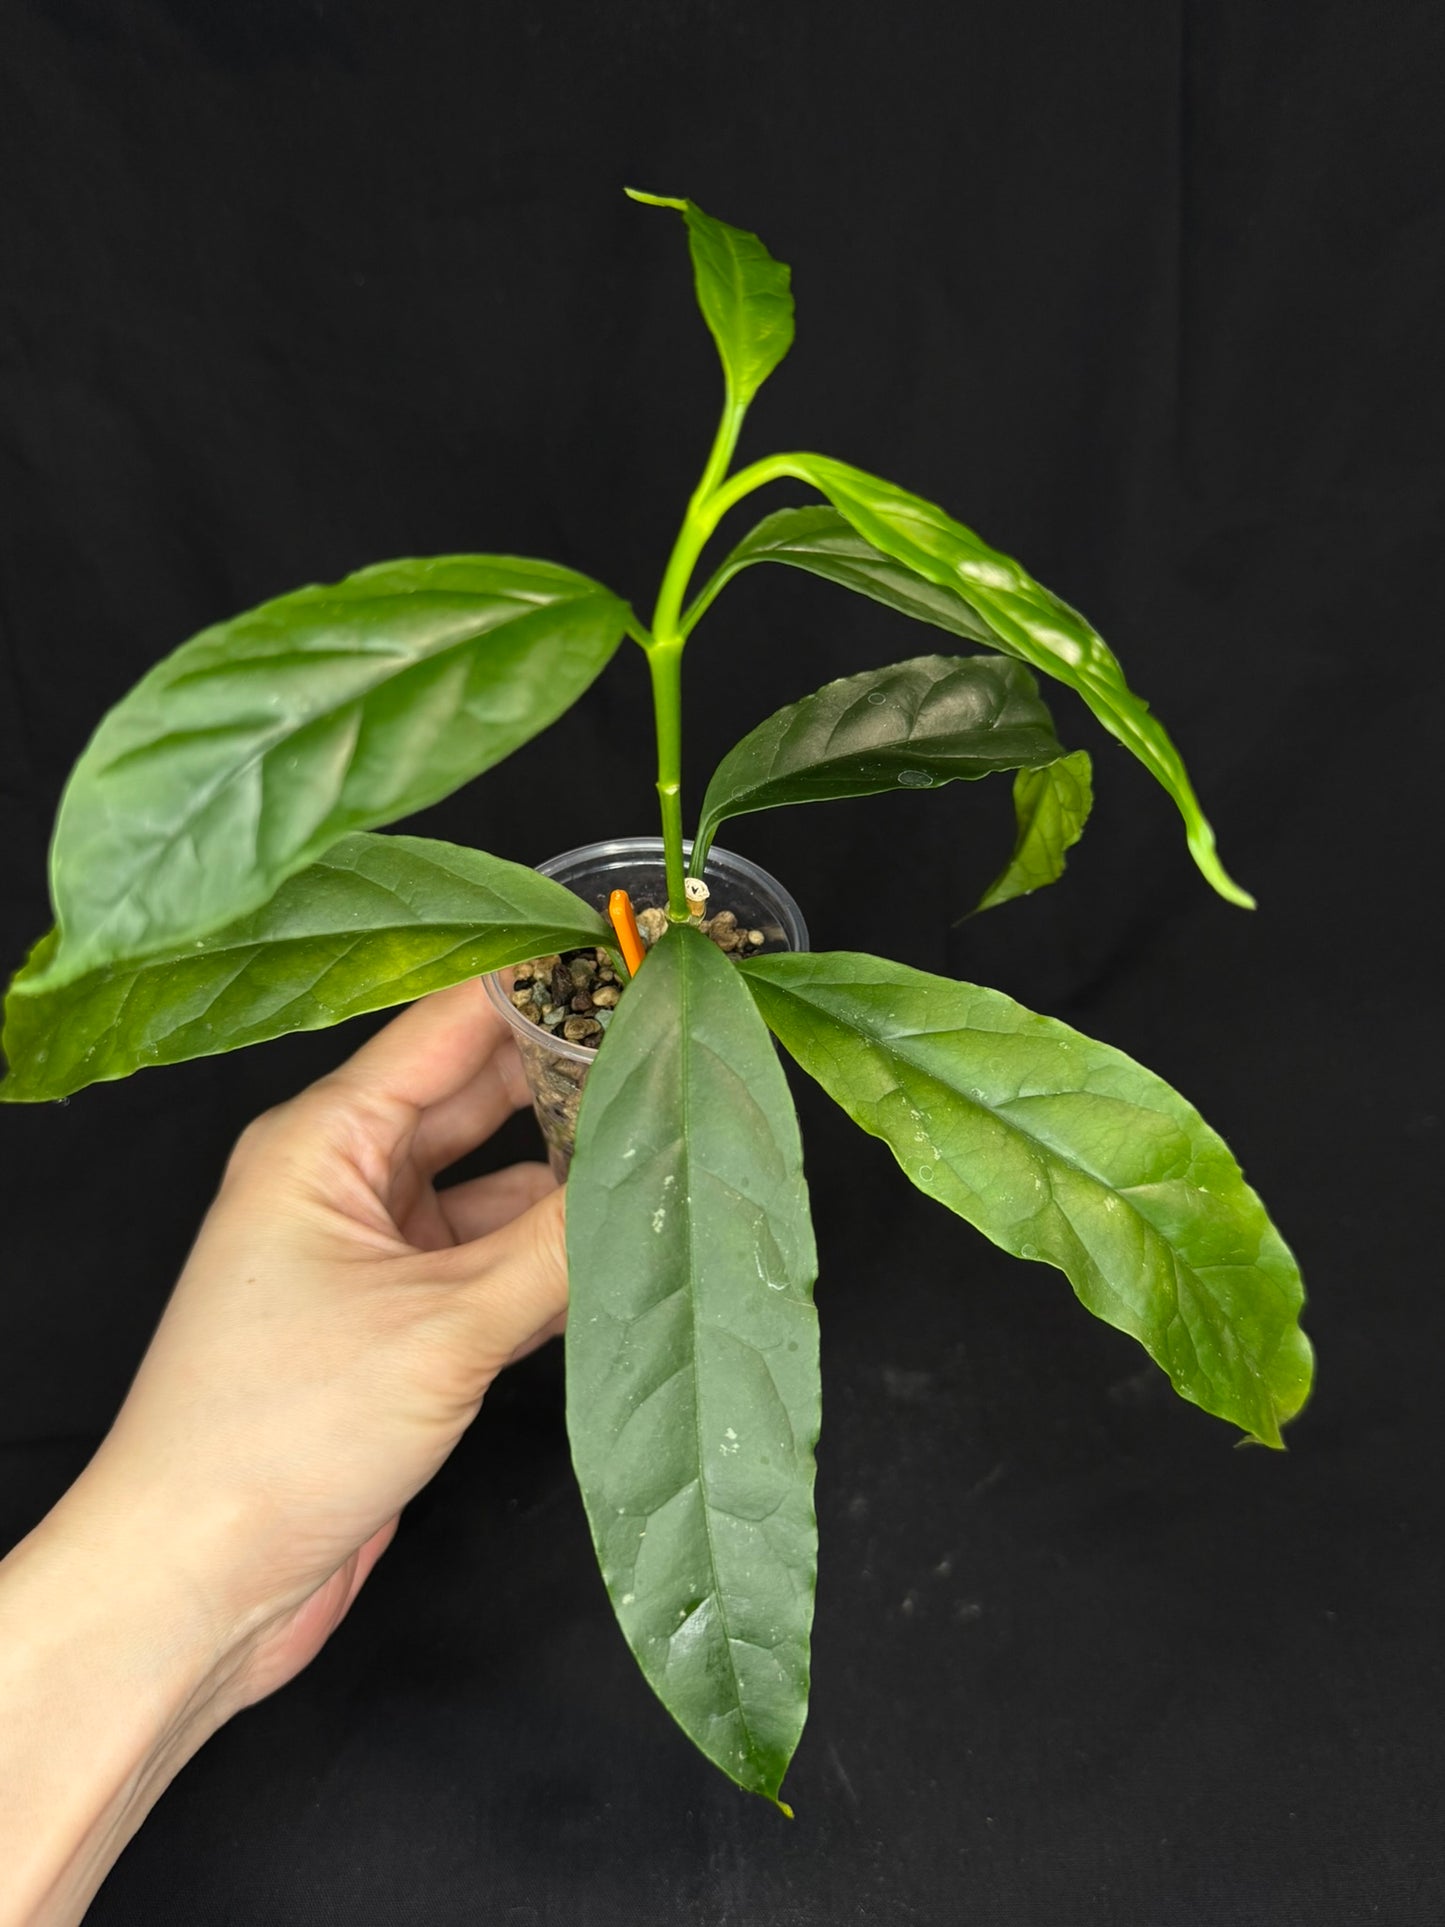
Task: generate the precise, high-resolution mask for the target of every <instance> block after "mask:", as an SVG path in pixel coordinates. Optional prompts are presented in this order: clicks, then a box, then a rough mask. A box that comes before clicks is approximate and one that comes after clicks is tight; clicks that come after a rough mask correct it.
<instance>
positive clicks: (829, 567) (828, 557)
mask: <svg viewBox="0 0 1445 1927" xmlns="http://www.w3.org/2000/svg"><path fill="white" fill-rule="evenodd" d="M755 562H782V563H785V564H786V565H787V566H788V567H789V568H794V569H805V570H807V572H808V573H809V574H810V575H819V576H822V577H823V578H824V579H825V580H826V581H828V582H836V583H837V584H838V585H839V586H840V587H841V588H844V589H852V590H853V591H854V592H855V593H856V594H858V595H865V596H869V597H870V598H871V599H872V600H873V601H874V602H881V603H882V604H883V605H884V607H885V608H888V609H896V610H897V612H898V613H899V615H903V616H910V617H912V619H913V620H914V621H915V622H928V623H932V624H933V626H934V627H935V628H937V629H947V630H948V632H949V633H950V634H951V635H955V636H964V637H966V638H967V639H968V641H970V642H983V643H988V644H989V645H990V646H992V644H993V641H994V634H993V631H992V630H991V629H990V628H989V626H988V624H987V623H986V622H984V621H983V620H982V618H981V617H980V616H977V615H975V613H974V611H973V610H972V609H971V608H970V607H969V606H968V604H967V603H966V602H965V601H964V600H963V599H962V597H961V596H959V595H956V594H955V593H954V591H953V590H952V589H941V588H940V587H939V586H938V584H937V583H936V582H929V581H928V580H926V579H925V578H924V577H923V576H921V575H918V574H916V573H915V572H914V570H912V569H910V568H907V567H905V565H904V564H903V563H901V562H896V561H895V560H894V559H893V557H892V556H891V555H885V553H884V552H883V550H882V549H876V548H874V546H873V544H872V543H871V542H870V541H868V540H867V539H866V537H864V536H862V535H860V534H859V533H858V531H857V529H855V528H854V527H853V524H852V523H851V522H850V521H849V520H848V519H847V517H846V516H843V515H840V514H839V513H838V511H837V509H835V508H831V507H829V506H828V504H827V503H826V502H812V503H809V504H808V506H807V507H806V508H791V509H778V510H777V511H776V512H775V513H774V514H772V515H765V516H764V517H763V519H762V521H761V522H759V523H758V525H757V527H756V528H755V529H751V530H750V531H749V532H748V534H746V535H745V536H744V537H743V539H742V541H741V542H739V543H738V545H737V547H736V548H735V549H734V550H733V551H732V553H731V554H730V555H729V556H727V557H726V559H725V560H724V561H723V562H722V564H721V565H720V567H719V568H718V571H717V573H716V575H715V576H714V577H713V578H712V581H711V582H710V583H709V584H708V587H707V591H706V594H707V599H708V601H709V602H710V601H711V600H712V599H713V597H714V596H716V595H717V593H718V591H719V590H720V589H721V588H723V586H724V585H725V584H726V583H727V582H729V581H731V579H732V578H733V576H735V575H737V574H739V573H740V571H742V570H743V569H746V568H749V567H751V565H752V564H753V563H755ZM698 613H701V611H700V610H699V611H698ZM694 620H695V617H694V616H693V615H692V613H691V612H689V617H688V623H687V626H688V627H689V628H691V626H692V623H693V621H694Z"/></svg>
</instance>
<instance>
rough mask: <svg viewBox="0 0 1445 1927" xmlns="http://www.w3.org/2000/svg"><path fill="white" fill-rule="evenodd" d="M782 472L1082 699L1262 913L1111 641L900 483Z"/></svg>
mask: <svg viewBox="0 0 1445 1927" xmlns="http://www.w3.org/2000/svg"><path fill="white" fill-rule="evenodd" d="M773 466H774V468H775V469H776V470H777V472H779V473H786V474H790V475H794V476H796V477H797V478H798V479H799V480H800V481H805V482H810V483H812V485H813V486H814V487H815V488H817V489H819V490H821V492H822V493H823V494H824V495H826V496H827V498H828V500H829V501H830V502H831V503H832V504H833V506H834V507H835V508H836V509H838V510H839V511H840V513H842V514H843V515H845V516H846V517H847V519H848V520H849V521H850V522H851V523H852V525H853V527H854V528H855V529H857V530H858V532H859V534H860V535H862V536H864V537H865V538H866V540H868V541H869V542H871V543H872V544H873V546H874V547H875V548H879V549H882V550H883V551H884V552H885V553H886V554H888V555H891V556H892V557H893V558H894V559H895V560H896V561H898V562H902V563H903V564H905V565H906V566H907V567H908V568H909V569H911V570H912V571H913V573H914V574H915V575H918V576H921V577H922V578H923V579H924V580H925V581H927V582H932V583H935V584H936V585H937V586H938V587H939V588H942V589H945V590H948V591H950V592H952V593H953V594H955V595H957V596H958V597H959V598H960V599H961V600H962V601H963V602H965V603H966V604H967V605H968V607H969V608H970V609H971V610H972V611H973V612H974V614H975V615H977V616H978V617H980V618H981V619H982V620H983V622H984V623H986V624H987V626H988V630H989V633H990V639H991V640H992V642H993V643H994V645H995V646H996V647H997V648H999V649H1003V650H1005V651H1006V652H1007V653H1008V654H1009V655H1011V656H1017V657H1019V658H1020V660H1021V661H1023V662H1026V663H1028V664H1030V666H1031V667H1033V668H1034V669H1038V670H1041V671H1042V672H1043V674H1045V675H1047V676H1055V677H1057V678H1058V680H1059V681H1060V682H1062V683H1066V684H1067V685H1068V686H1069V688H1071V689H1074V690H1077V692H1078V693H1079V695H1081V696H1082V697H1083V699H1084V701H1085V702H1086V703H1087V704H1088V705H1089V707H1090V709H1092V710H1093V712H1094V714H1095V715H1096V716H1097V717H1098V719H1099V721H1100V722H1101V723H1102V724H1103V725H1104V727H1105V729H1107V730H1108V731H1109V732H1110V733H1111V735H1114V736H1116V737H1117V738H1118V739H1119V741H1120V742H1121V743H1123V744H1124V746H1125V748H1126V749H1129V750H1131V751H1132V752H1133V753H1134V755H1135V756H1137V757H1138V759H1139V761H1140V762H1141V763H1142V764H1143V765H1144V767H1145V768H1146V769H1147V770H1148V771H1149V772H1150V774H1151V775H1153V776H1154V777H1155V778H1156V780H1157V781H1158V782H1159V783H1160V784H1161V785H1162V786H1163V788H1164V789H1165V790H1166V791H1167V792H1168V794H1169V795H1170V796H1172V797H1173V799H1174V801H1175V803H1176V804H1177V806H1178V809H1179V813H1180V815H1181V816H1182V817H1183V819H1184V827H1185V834H1186V836H1187V838H1188V841H1189V848H1190V851H1191V853H1192V854H1193V857H1194V861H1195V862H1196V863H1197V864H1198V866H1199V869H1200V871H1201V872H1202V874H1203V875H1204V876H1205V877H1206V878H1207V879H1208V881H1209V882H1210V883H1211V884H1212V885H1213V886H1214V888H1215V889H1216V890H1217V891H1218V892H1219V894H1220V895H1221V896H1222V897H1227V898H1228V899H1229V901H1230V902H1231V903H1239V904H1243V905H1244V906H1245V907H1246V908H1249V907H1252V906H1253V902H1254V899H1253V898H1252V897H1251V896H1249V894H1248V893H1247V892H1246V891H1244V890H1242V889H1240V887H1239V885H1238V884H1237V883H1235V882H1233V881H1232V879H1231V878H1230V877H1229V875H1228V874H1227V873H1226V871H1225V869H1224V867H1223V865H1222V864H1221V863H1220V861H1219V858H1218V856H1217V854H1216V853H1215V847H1214V832H1213V830H1212V829H1211V828H1210V826H1209V823H1208V820H1207V819H1206V817H1205V815H1204V812H1203V811H1202V810H1201V809H1200V807H1199V801H1198V798H1197V797H1196V796H1195V794H1194V790H1193V787H1192V786H1191V784H1190V781H1189V777H1188V774H1187V773H1186V771H1185V768H1184V763H1183V760H1182V758H1181V757H1180V755H1179V752H1178V750H1177V749H1176V748H1175V747H1174V745H1173V743H1172V742H1171V741H1170V740H1169V736H1168V734H1167V733H1166V731H1165V729H1164V727H1163V725H1162V724H1160V723H1159V722H1157V721H1156V720H1155V718H1154V717H1153V716H1151V715H1150V713H1149V705H1148V704H1147V703H1146V702H1144V701H1143V700H1142V699H1141V698H1140V697H1138V696H1136V695H1135V694H1134V692H1133V690H1132V689H1130V687H1129V685H1128V683H1127V682H1126V681H1125V678H1124V671H1123V669H1122V668H1121V667H1120V665H1119V660H1118V658H1117V657H1116V656H1115V655H1114V653H1113V651H1112V650H1111V649H1110V648H1109V646H1108V644H1107V643H1106V642H1105V641H1104V639H1103V637H1102V636H1100V635H1099V634H1098V632H1097V631H1096V630H1095V629H1094V628H1092V627H1091V625H1090V624H1089V623H1088V622H1087V621H1086V620H1085V619H1084V617H1083V616H1081V615H1080V614H1079V612H1078V611H1077V610H1076V609H1071V608H1070V607H1069V605H1068V603H1066V602H1062V601H1060V599H1059V598H1058V597H1057V596H1056V595H1054V594H1052V593H1051V592H1050V591H1049V590H1048V589H1045V588H1044V587H1043V586H1042V584H1040V583H1038V582H1035V581H1034V579H1033V577H1032V576H1031V575H1029V574H1028V572H1027V571H1026V570H1025V569H1024V568H1022V567H1021V566H1020V564H1019V563H1017V562H1015V561H1014V560H1013V558H1012V557H1011V556H1007V555H1003V554H1001V553H1000V552H999V551H998V550H997V549H991V548H990V547H989V546H988V544H987V543H986V542H983V541H981V540H980V539H979V537H978V536H977V535H975V534H974V532H973V530H972V529H969V528H965V527H964V525H963V524H962V523H961V522H955V521H954V520H953V518H952V516H950V515H947V514H945V513H944V511H943V510H942V509H941V508H938V507H936V506H935V504H934V503H932V502H927V501H924V500H923V498H922V497H921V496H918V495H910V494H909V493H908V492H907V490H906V489H901V488H898V487H896V486H895V485H894V484H893V483H892V482H885V481H883V480H881V479H880V478H879V477H878V476H876V475H867V474H865V473H864V472H863V470H862V469H858V468H850V467H849V466H848V464H847V463H846V462H835V461H833V460H832V459H831V458H830V457H828V456H826V455H787V456H780V457H777V458H776V459H775V461H774V463H773Z"/></svg>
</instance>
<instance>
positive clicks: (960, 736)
mask: <svg viewBox="0 0 1445 1927" xmlns="http://www.w3.org/2000/svg"><path fill="white" fill-rule="evenodd" d="M1062 755H1063V750H1062V749H1061V748H1060V746H1059V742H1058V739H1057V737H1056V736H1055V735H1054V729H1053V724H1052V722H1051V721H1050V719H1049V712H1048V711H1047V710H1046V709H1045V708H1044V706H1043V704H1042V703H1041V702H1040V701H1039V692H1038V685H1037V683H1035V681H1034V679H1033V677H1032V676H1031V675H1030V674H1029V672H1028V670H1027V669H1025V668H1024V667H1023V666H1022V665H1021V664H1020V663H1017V662H1010V661H1008V660H1007V659H1006V658H1004V657H1002V656H917V657H915V658H914V660H913V661H912V662H898V663H891V664H890V665H889V666H888V667H887V668H886V669H865V670H864V671H863V672H862V674H861V675H857V676H844V677H841V678H840V679H839V680H838V681H837V682H830V683H827V684H825V685H824V687H823V688H822V689H819V690H818V691H816V693H815V694H813V695H811V696H804V697H803V699H802V700H801V702H796V703H789V704H788V706H787V707H786V708H785V709H780V710H778V711H777V712H776V713H775V714H774V715H772V716H769V717H768V719H767V720H766V722H762V723H759V725H758V727H757V728H756V729H755V730H753V731H752V732H751V733H750V734H749V735H747V736H744V738H743V740H742V741H741V742H740V743H738V744H736V745H735V746H734V747H733V748H732V749H730V750H729V751H728V753H727V755H726V756H725V757H724V758H723V760H722V762H721V763H719V765H718V767H717V770H716V773H715V774H714V776H713V779H712V781H711V782H710V783H709V784H708V786H707V795H706V796H705V797H704V798H703V805H702V821H701V826H700V828H699V830H698V835H697V848H696V850H695V852H694V857H693V871H694V874H697V873H698V871H700V869H701V867H702V865H703V864H704V863H705V862H706V860H707V852H708V850H709V849H710V848H711V847H712V840H713V837H714V836H715V835H716V833H717V828H718V825H719V824H720V823H722V822H724V821H726V819H727V818H728V817H730V816H741V815H744V814H746V813H747V812H748V811H750V810H768V809H774V808H776V807H777V806H778V805H779V804H782V803H815V802H823V801H825V800H827V799H828V798H829V797H834V796H873V795H876V794H877V793H878V792H879V791H880V790H897V789H900V788H901V789H932V788H934V787H935V786H936V785H938V784H941V783H952V782H955V781H957V780H959V779H963V780H969V779H972V778H974V777H979V776H987V775H989V774H990V773H991V772H992V771H994V770H1001V769H1018V768H1020V767H1021V766H1028V767H1032V766H1034V765H1037V764H1040V763H1050V762H1056V761H1057V760H1058V758H1059V757H1061V756H1062Z"/></svg>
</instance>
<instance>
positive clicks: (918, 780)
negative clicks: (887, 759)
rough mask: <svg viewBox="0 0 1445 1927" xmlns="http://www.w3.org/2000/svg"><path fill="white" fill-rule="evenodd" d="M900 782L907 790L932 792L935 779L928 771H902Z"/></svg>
mask: <svg viewBox="0 0 1445 1927" xmlns="http://www.w3.org/2000/svg"><path fill="white" fill-rule="evenodd" d="M898 781H899V782H900V783H901V784H902V786H903V788H904V789H906V790H931V789H932V788H933V778H932V777H931V776H930V775H929V773H928V771H927V770H926V769H901V770H899V772H898Z"/></svg>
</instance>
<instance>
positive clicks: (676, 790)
mask: <svg viewBox="0 0 1445 1927" xmlns="http://www.w3.org/2000/svg"><path fill="white" fill-rule="evenodd" d="M745 412H746V410H745V408H744V405H743V404H742V403H740V402H738V401H737V400H735V399H734V397H733V394H732V391H731V390H729V391H728V396H727V401H726V404H725V405H724V408H723V412H722V420H721V421H720V422H719V423H718V428H717V433H716V435H715V436H714V437H713V444H712V449H711V451H710V453H709V455H708V458H707V466H706V467H705V468H704V469H703V472H702V479H701V480H700V481H699V483H698V485H697V487H696V488H695V489H694V490H693V492H692V497H691V499H690V500H689V502H688V505H687V512H686V514H685V515H684V516H683V518H682V527H681V528H680V529H679V530H678V532H677V540H676V541H675V542H674V543H673V545H672V554H671V555H670V556H669V557H668V559H667V568H666V570H665V571H664V573H663V577H662V586H661V588H660V589H659V590H658V596H657V607H656V609H655V610H654V612H653V617H652V633H651V636H650V638H649V640H648V641H647V642H644V643H643V645H642V646H643V648H644V649H645V651H646V653H647V665H648V668H649V669H650V671H651V672H652V708H653V715H654V717H655V719H656V724H657V795H658V801H659V803H660V804H661V806H662V847H663V852H664V857H665V860H666V864H667V914H668V915H669V916H670V917H672V918H674V919H675V920H676V921H679V922H682V921H685V920H686V918H687V914H688V912H687V896H686V894H685V892H684V890H683V882H684V870H683V854H682V648H683V643H684V641H685V640H686V634H687V632H686V630H685V629H684V628H683V625H682V620H681V616H682V599H683V596H684V595H685V594H686V593H687V585H688V583H689V581H690V580H691V578H692V572H693V570H694V568H696V566H697V559H698V557H699V555H701V553H702V551H703V547H704V545H705V544H706V542H707V539H708V537H709V536H710V535H711V534H712V532H713V530H714V529H715V528H716V527H717V524H718V511H716V510H715V509H714V507H713V503H714V500H715V498H716V496H717V493H718V489H719V487H720V485H721V483H722V481H723V478H724V476H725V475H726V474H727V470H728V463H729V462H730V461H731V460H732V458H733V451H734V449H735V448H736V447H737V442H738V433H739V430H740V429H741V428H742V425H743V415H744V414H745ZM638 640H641V638H640V637H639V638H638Z"/></svg>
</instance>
